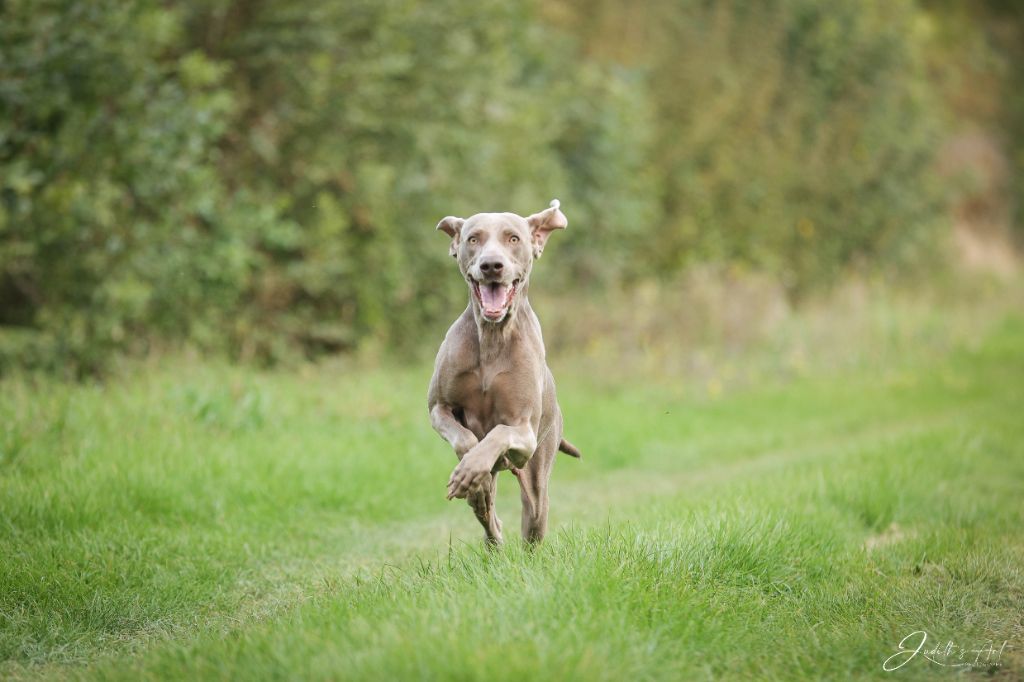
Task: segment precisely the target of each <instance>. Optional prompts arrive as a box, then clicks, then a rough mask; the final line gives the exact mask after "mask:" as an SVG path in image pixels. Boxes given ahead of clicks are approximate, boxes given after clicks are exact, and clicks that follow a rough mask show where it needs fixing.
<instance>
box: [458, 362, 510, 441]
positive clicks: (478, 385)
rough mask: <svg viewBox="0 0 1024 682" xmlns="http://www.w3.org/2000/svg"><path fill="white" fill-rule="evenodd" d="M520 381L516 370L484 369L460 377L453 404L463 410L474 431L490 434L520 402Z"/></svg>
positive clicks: (476, 369)
mask: <svg viewBox="0 0 1024 682" xmlns="http://www.w3.org/2000/svg"><path fill="white" fill-rule="evenodd" d="M520 380H521V377H518V376H517V373H516V370H515V368H510V367H503V366H487V365H484V366H480V367H477V368H474V369H472V370H469V371H466V372H463V373H462V374H461V375H460V376H459V380H458V381H457V382H456V386H455V387H454V388H455V391H454V392H455V395H454V396H453V398H455V399H454V400H453V401H452V402H453V403H455V404H456V405H458V406H460V407H461V408H462V413H463V414H464V421H465V423H466V426H467V427H468V428H469V429H470V430H471V431H474V432H477V431H480V432H483V433H486V432H488V431H490V430H491V429H492V428H494V426H495V425H497V424H499V423H502V422H503V421H504V419H505V418H507V417H508V416H510V415H506V414H504V412H505V411H507V407H508V406H509V405H514V404H516V403H517V402H518V400H517V395H516V394H517V386H518V385H519V384H520V383H521V381H520Z"/></svg>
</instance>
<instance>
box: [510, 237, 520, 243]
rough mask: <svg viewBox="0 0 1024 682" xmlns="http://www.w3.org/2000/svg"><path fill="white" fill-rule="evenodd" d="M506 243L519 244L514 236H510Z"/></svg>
mask: <svg viewBox="0 0 1024 682" xmlns="http://www.w3.org/2000/svg"><path fill="white" fill-rule="evenodd" d="M508 241H509V243H510V244H518V243H519V237H517V236H515V235H512V236H511V237H509V238H508Z"/></svg>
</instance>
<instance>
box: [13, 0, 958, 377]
mask: <svg viewBox="0 0 1024 682" xmlns="http://www.w3.org/2000/svg"><path fill="white" fill-rule="evenodd" d="M0 8H2V9H0V12H2V14H0V369H2V368H3V367H4V366H11V365H14V364H22V365H26V364H27V365H51V366H57V367H60V368H64V369H66V370H68V371H71V372H73V373H80V372H82V371H91V370H93V369H95V368H97V367H99V366H101V365H102V363H103V361H104V359H105V358H107V357H109V356H110V354H111V352H112V351H115V350H127V351H130V352H145V351H146V350H147V349H149V348H151V347H152V346H153V345H154V344H166V343H177V342H181V341H186V342H188V343H191V344H193V345H195V346H197V347H200V348H203V349H215V350H224V351H227V352H229V353H230V354H232V355H234V356H238V357H242V358H250V359H257V360H272V359H275V358H279V357H282V356H285V355H287V354H289V353H295V352H301V353H305V354H307V355H315V354H318V353H321V352H330V351H337V350H345V349H350V348H354V347H358V346H362V345H367V344H370V345H380V346H384V347H392V348H394V347H414V346H417V345H418V341H419V338H418V337H419V335H420V333H421V330H422V329H423V328H424V324H425V323H427V322H428V321H433V320H436V319H437V318H438V316H439V315H441V314H442V313H444V314H450V312H451V309H452V306H453V305H455V301H456V300H457V299H459V298H461V297H462V296H463V295H464V293H463V289H462V287H461V286H460V283H459V281H458V279H457V278H456V277H453V276H451V275H452V273H451V272H450V269H451V264H450V262H449V261H448V258H447V252H446V249H445V246H444V244H443V240H442V239H439V238H438V237H437V235H436V234H434V232H433V226H434V224H435V223H436V221H437V219H438V218H439V217H441V216H443V215H446V214H469V213H472V212H475V211H477V210H484V209H493V210H513V211H517V212H520V213H526V212H531V211H534V210H538V209H539V208H542V207H544V206H545V205H546V204H547V202H548V201H549V200H550V199H551V198H552V197H555V196H557V197H558V198H560V199H561V200H562V202H563V205H564V206H565V207H566V211H567V213H568V214H569V216H570V221H571V224H572V227H573V228H574V229H570V230H569V231H568V232H567V233H566V235H565V239H560V240H559V244H558V245H557V246H556V247H555V248H557V249H558V251H559V253H558V256H557V257H558V259H559V262H560V264H562V265H564V266H565V267H564V268H559V272H558V273H554V272H552V273H550V275H549V276H550V277H551V279H552V280H556V281H557V280H558V279H559V278H562V281H563V282H569V281H570V278H575V279H576V280H578V281H581V282H584V283H586V284H587V285H589V286H591V287H600V286H608V285H612V284H618V283H621V282H624V281H629V280H631V279H637V278H644V277H650V276H671V275H674V274H676V273H678V272H680V271H682V270H685V269H686V268H687V267H690V266H691V265H692V264H693V263H694V262H696V261H707V260H711V261H715V262H721V263H728V264H734V265H738V266H749V267H754V268H758V269H763V270H767V271H769V272H771V273H774V274H775V275H777V276H778V277H779V278H780V280H781V281H783V282H784V283H785V285H786V287H787V288H788V289H789V290H790V291H791V292H794V293H799V292H801V291H805V290H807V289H809V288H812V287H816V286H819V285H827V284H828V283H829V282H830V281H832V280H834V279H835V278H836V277H837V276H838V275H839V274H840V273H841V272H842V271H843V270H844V269H846V268H849V267H850V266H857V265H860V264H863V263H865V262H871V263H879V264H883V265H884V264H890V265H891V264H904V263H907V262H913V261H914V260H915V259H919V258H921V257H922V255H923V254H924V253H925V252H926V251H927V249H926V248H925V247H927V246H928V245H929V244H931V243H933V242H934V234H935V227H936V226H937V225H938V223H939V220H940V219H941V217H942V205H941V202H940V201H938V197H939V196H940V192H939V191H938V190H940V189H941V188H940V187H938V186H937V184H936V183H937V180H936V178H935V177H934V174H933V167H934V164H933V153H934V149H935V147H936V140H937V137H938V135H939V134H940V121H941V116H940V112H939V111H938V106H937V104H936V101H935V100H934V98H933V97H932V95H931V92H930V89H929V86H928V80H927V78H926V75H925V73H924V70H923V60H922V58H921V50H922V49H923V48H922V45H923V42H924V37H923V36H922V32H921V31H920V30H919V24H920V22H919V19H920V12H921V10H920V9H918V8H917V7H916V6H915V5H913V4H911V3H910V2H906V1H900V2H889V1H888V0H867V1H865V0H842V1H841V2H835V3H829V4H828V7H827V8H826V7H824V6H822V5H821V4H820V3H818V2H814V1H813V0H774V1H773V2H770V3H742V2H738V1H737V2H722V3H707V2H701V1H699V0H690V1H688V2H681V3H680V2H668V0H663V1H661V2H654V3H650V4H645V5H644V6H643V7H640V6H634V5H633V4H632V3H623V2H606V3H599V4H598V5H596V6H595V5H592V4H591V3H583V2H562V3H554V4H552V3H546V4H543V5H541V4H534V3H476V2H468V1H467V0H441V1H439V2H433V3H411V2H405V1H403V0H352V1H351V2H344V3H289V2H280V1H271V0H265V1H262V2H241V1H239V0H215V1H212V2H208V3H187V2H157V1H156V0H95V1H94V2H88V3H80V2H73V1H72V0H31V1H30V0H7V1H6V2H4V3H0ZM560 237H562V235H560Z"/></svg>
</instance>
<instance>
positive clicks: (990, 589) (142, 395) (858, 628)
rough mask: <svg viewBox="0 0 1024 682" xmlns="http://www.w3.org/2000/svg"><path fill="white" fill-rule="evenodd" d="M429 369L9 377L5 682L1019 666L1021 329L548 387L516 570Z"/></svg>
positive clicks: (0, 618) (1022, 642)
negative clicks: (494, 541) (896, 350)
mask: <svg viewBox="0 0 1024 682" xmlns="http://www.w3.org/2000/svg"><path fill="white" fill-rule="evenodd" d="M426 371H427V370H426V369H417V370H408V371H387V372H372V373H371V372H362V373H359V374H358V375H352V374H349V373H346V372H342V371H335V372H321V373H310V374H308V375H305V376H303V375H296V376H292V375H289V374H286V373H275V374H257V375H253V374H249V373H246V372H243V371H240V370H234V369H223V368H215V367H210V366H200V367H171V368H165V369H151V370H147V371H146V372H143V373H141V374H140V375H139V376H137V377H135V378H132V379H127V380H125V381H123V382H119V383H115V384H113V385H111V386H107V387H101V386H80V387H68V386H64V385H59V384H29V383H26V382H24V381H13V380H11V381H8V382H6V383H5V384H4V388H5V390H4V391H3V394H2V397H0V417H2V419H3V427H2V437H3V440H2V441H0V448H2V449H0V457H2V459H0V485H2V490H3V495H2V497H0V519H2V520H3V521H2V525H0V557H2V559H0V562H2V563H0V568H2V573H0V659H2V660H3V661H4V662H3V663H0V676H3V677H5V678H6V677H13V678H21V677H25V678H35V677H56V678H65V677H71V678H90V679H91V678H102V679H108V678H116V679H138V678H153V679H155V678H183V677H195V676H199V677H206V678H210V677H216V678H235V679H238V678H254V677H273V678H293V677H314V678H346V677H354V678H377V679H379V678H381V677H384V678H391V677H403V678H408V677H445V678H446V677H460V678H483V677H486V678H489V679H512V678H519V677H523V676H532V677H538V676H539V677H559V678H561V677H568V678H578V679H621V678H622V677H630V676H634V677H636V676H639V677H642V678H664V679H673V678H678V677H685V678H704V677H723V676H724V677H739V678H775V679H795V678H801V677H807V676H816V677H822V676H824V677H842V676H847V675H849V676H854V677H861V678H868V679H870V678H875V677H883V676H885V675H887V674H888V673H884V672H883V671H882V667H881V666H882V662H883V661H884V660H886V658H887V657H888V656H890V655H891V654H893V653H894V652H895V651H896V647H897V643H898V642H899V641H900V639H901V638H902V637H904V636H906V635H908V634H910V633H911V632H913V631H915V630H925V631H927V632H928V633H929V634H930V636H932V637H933V638H935V640H936V641H935V642H932V643H938V644H942V645H944V644H945V642H946V641H947V640H952V641H954V642H955V643H956V644H957V645H958V646H960V645H962V646H964V647H968V646H970V647H971V648H978V647H979V646H980V645H981V644H982V643H984V642H988V641H993V642H996V641H998V642H1002V641H1004V640H1005V641H1008V642H1009V649H1008V650H1006V651H1004V652H1002V653H1001V655H1000V657H999V659H998V660H989V661H986V662H985V665H981V663H980V662H979V663H978V667H977V669H979V670H983V671H990V672H993V673H996V674H1001V675H1006V676H1008V679H1012V678H1013V677H1016V676H1020V675H1022V674H1024V662H1022V658H1021V657H1020V647H1022V646H1024V623H1022V622H1021V619H1020V613H1022V612H1024V575H1022V572H1021V568H1020V567H1021V566H1022V565H1024V529H1022V524H1021V523H1020V521H1021V519H1022V518H1024V502H1022V501H1021V496H1020V490H1021V489H1024V420H1022V419H1021V417H1020V414H1021V412H1020V406H1021V405H1022V404H1024V324H1022V323H1021V322H1020V321H1019V320H1011V321H1009V322H1007V323H1006V324H1004V325H1002V326H1001V327H1000V328H999V329H998V330H997V331H996V332H994V333H993V334H991V335H990V336H989V337H988V338H986V339H985V340H984V342H980V343H979V344H978V346H977V348H975V349H974V350H969V351H968V350H962V351H956V352H954V353H952V354H951V355H949V356H948V357H944V358H942V359H940V360H935V359H934V358H930V359H928V360H927V361H923V360H920V359H916V358H911V357H908V358H906V359H905V362H903V363H902V364H900V365H899V366H893V367H888V368H885V369H882V370H877V369H876V370H875V371H873V372H871V373H864V374H860V375H857V374H853V373H846V374H843V375H840V376H811V377H806V378H804V379H801V380H799V381H795V382H792V383H789V384H787V385H777V386H769V387H765V388H762V389H759V390H748V391H744V392H739V393H735V394H732V395H727V396H725V397H723V398H721V399H719V400H710V399H707V398H699V397H693V396H692V395H690V394H688V393H687V392H686V391H683V390H680V388H679V387H678V386H676V385H673V384H672V383H670V382H666V383H657V382H656V383H651V384H646V385H642V386H641V385H636V386H621V387H615V388H608V387H600V386H595V385H593V384H588V383H587V382H585V381H583V380H581V379H580V378H576V377H572V376H571V375H568V376H567V375H565V374H563V375H561V376H560V378H561V383H560V392H561V396H562V403H563V405H564V407H565V409H566V412H567V424H568V433H569V435H570V436H571V437H572V438H573V440H574V441H576V442H578V444H579V445H580V447H581V448H583V449H584V453H585V459H584V460H583V461H581V462H577V461H574V460H571V459H569V458H568V457H563V458H561V459H560V460H559V461H558V463H557V465H556V475H555V480H554V482H553V485H552V491H553V492H552V514H553V526H554V528H555V530H554V532H552V534H551V536H550V538H549V541H548V542H547V543H546V544H545V546H544V547H543V548H541V549H540V550H539V551H537V552H528V551H525V550H524V549H523V547H521V545H520V544H519V543H518V542H515V541H513V542H510V543H509V545H508V546H507V547H506V548H504V549H503V550H501V551H500V552H496V553H488V552H486V551H483V550H482V549H481V548H480V543H479V539H480V535H481V532H480V530H479V529H478V527H477V525H476V522H475V520H474V519H473V518H472V514H471V512H470V511H469V509H468V508H466V507H465V505H464V504H462V503H448V502H446V501H445V500H444V486H443V484H444V481H445V480H446V477H447V474H448V472H449V471H450V469H451V466H452V465H453V463H454V457H453V455H451V453H450V452H448V451H447V448H446V447H445V445H444V444H443V443H442V442H441V441H440V440H439V439H437V438H436V436H435V435H434V434H433V433H432V432H431V431H430V428H429V425H428V423H427V420H426V416H425V408H424V406H423V397H422V393H423V385H424V383H425V379H424V374H425V373H426ZM499 514H500V515H501V516H502V518H503V520H504V521H505V526H506V529H507V530H508V531H514V530H515V529H516V528H517V527H518V495H517V492H516V491H515V486H514V482H513V481H512V479H511V478H509V477H505V478H504V479H502V480H501V481H500V482H499ZM506 535H507V537H511V538H514V537H515V536H516V534H515V533H514V532H508V533H507V534H506ZM940 639H941V642H939V641H938V640H940ZM989 658H990V659H991V656H989ZM946 663H951V664H952V663H955V661H948V660H947V661H946ZM941 670H942V668H941V666H939V665H938V664H936V663H929V662H927V661H925V660H922V659H920V658H919V659H917V660H912V661H909V662H908V663H907V664H906V666H905V667H903V668H901V670H900V673H899V674H900V675H901V677H903V678H910V679H915V678H918V677H922V678H923V677H928V676H931V675H934V674H936V673H937V672H941Z"/></svg>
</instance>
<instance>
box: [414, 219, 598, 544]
mask: <svg viewBox="0 0 1024 682" xmlns="http://www.w3.org/2000/svg"><path fill="white" fill-rule="evenodd" d="M567 224H568V221H567V220H566V218H565V215H564V214H563V213H562V211H561V210H559V204H558V200H557V199H556V200H554V201H552V202H551V207H550V208H548V209H546V210H544V211H541V212H540V213H534V214H533V215H531V216H529V217H527V218H523V217H522V216H518V215H516V214H515V213H477V214H476V215H474V216H472V217H470V218H466V219H463V218H454V217H451V216H449V217H447V218H445V219H444V220H442V221H441V222H440V223H438V224H437V229H438V230H442V231H443V232H445V233H446V234H447V235H448V236H449V237H451V239H452V242H451V247H450V249H449V253H450V254H451V255H452V256H454V257H455V258H456V259H457V260H458V263H459V271H460V272H461V273H462V276H463V277H465V279H466V282H467V283H468V285H469V306H467V308H466V310H465V311H464V312H463V313H462V315H461V316H459V319H457V320H456V321H455V323H454V324H453V325H452V326H451V328H450V329H449V330H448V334H447V335H446V336H445V339H444V343H442V344H441V349H440V350H439V351H438V353H437V361H436V363H435V366H434V376H433V378H432V379H431V380H430V391H429V395H428V398H427V401H428V406H429V408H430V422H431V424H432V425H433V427H434V429H435V430H436V431H437V432H438V433H439V434H441V437H442V438H444V439H445V440H446V441H448V443H449V444H451V446H452V448H454V449H455V454H456V455H457V456H458V458H459V464H458V465H457V466H456V467H455V470H454V471H453V472H452V475H451V478H450V479H449V481H448V499H452V498H453V497H464V498H466V499H467V501H468V502H469V505H470V506H471V507H472V508H473V511H474V512H475V513H476V517H477V519H479V521H480V523H481V524H483V527H484V531H485V533H486V540H487V541H488V542H491V543H500V542H501V539H502V538H501V521H499V520H498V517H497V515H496V514H495V512H494V496H495V493H496V490H497V488H496V481H497V476H498V472H499V471H501V470H503V469H508V470H510V471H512V472H513V473H514V474H515V475H516V478H518V479H519V487H520V492H521V498H522V503H523V516H522V533H523V538H524V539H526V540H528V541H530V542H538V541H540V540H541V539H542V538H543V537H544V533H545V532H546V531H547V525H548V478H549V477H550V475H551V465H552V464H553V463H554V459H555V453H556V452H557V451H559V450H561V451H562V452H564V453H566V454H569V455H572V456H573V457H579V456H580V453H579V451H578V450H577V449H576V448H575V447H574V446H573V445H572V444H570V443H569V442H567V441H566V440H565V439H563V438H562V412H561V410H559V408H558V401H557V400H556V399H555V380H554V378H552V376H551V370H550V369H548V366H547V362H546V360H545V357H544V339H543V338H542V337H541V331H540V322H539V321H538V320H537V316H536V315H535V314H534V312H533V309H531V308H530V302H529V301H528V300H527V299H526V293H527V290H528V289H529V284H530V270H531V268H532V267H533V261H534V259H536V258H540V254H541V252H542V251H543V250H544V244H545V242H546V241H547V239H548V236H549V235H550V234H551V232H552V231H554V230H561V229H564V228H565V226H566V225H567Z"/></svg>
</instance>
